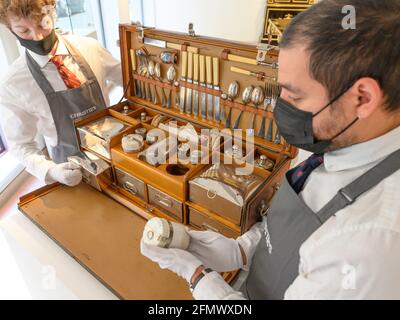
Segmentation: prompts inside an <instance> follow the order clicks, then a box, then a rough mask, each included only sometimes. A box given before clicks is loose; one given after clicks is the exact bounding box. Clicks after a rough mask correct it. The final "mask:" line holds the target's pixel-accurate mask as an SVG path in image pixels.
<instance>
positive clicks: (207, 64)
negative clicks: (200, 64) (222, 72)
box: [206, 56, 213, 85]
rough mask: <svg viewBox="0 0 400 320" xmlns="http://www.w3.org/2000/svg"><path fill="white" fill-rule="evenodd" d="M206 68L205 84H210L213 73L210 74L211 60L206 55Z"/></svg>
mask: <svg viewBox="0 0 400 320" xmlns="http://www.w3.org/2000/svg"><path fill="white" fill-rule="evenodd" d="M206 69H207V72H206V73H207V84H209V85H212V83H213V79H212V78H213V74H212V60H211V57H209V56H207V57H206Z"/></svg>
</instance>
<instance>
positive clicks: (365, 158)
mask: <svg viewBox="0 0 400 320" xmlns="http://www.w3.org/2000/svg"><path fill="white" fill-rule="evenodd" d="M399 149H400V127H397V128H396V129H394V130H392V131H390V132H388V133H386V134H384V135H383V136H380V137H378V138H375V139H373V140H370V141H367V142H363V143H360V144H356V145H354V146H351V147H347V148H344V149H340V150H336V151H332V152H328V153H326V154H325V157H324V166H325V168H326V170H327V171H328V172H337V171H343V170H349V169H355V168H358V167H361V166H364V165H367V164H371V163H373V162H376V161H378V160H382V159H384V158H386V157H387V156H389V155H390V154H392V153H393V152H395V151H397V150H399Z"/></svg>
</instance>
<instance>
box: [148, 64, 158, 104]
mask: <svg viewBox="0 0 400 320" xmlns="http://www.w3.org/2000/svg"><path fill="white" fill-rule="evenodd" d="M149 74H150V77H151V78H152V79H154V78H155V74H156V72H155V64H154V61H152V60H150V61H149ZM149 86H150V84H149ZM153 88H154V90H153V91H154V96H153V103H154V104H157V103H158V101H157V87H156V85H155V84H154V86H153Z"/></svg>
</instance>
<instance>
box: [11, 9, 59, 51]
mask: <svg viewBox="0 0 400 320" xmlns="http://www.w3.org/2000/svg"><path fill="white" fill-rule="evenodd" d="M43 10H44V11H43V18H42V20H41V21H40V22H39V23H38V22H36V21H32V20H31V19H29V18H25V17H22V18H19V17H10V18H9V20H10V29H11V32H12V33H13V34H14V35H15V36H16V38H17V39H18V41H19V42H20V44H21V45H22V46H23V47H25V48H27V49H28V50H30V51H32V52H34V53H36V54H38V55H43V56H45V55H48V54H49V53H50V52H51V51H52V49H53V48H54V47H55V45H56V43H57V40H58V38H57V35H56V33H55V30H54V18H55V16H54V14H52V11H51V10H50V11H49V9H48V8H47V7H44V8H43Z"/></svg>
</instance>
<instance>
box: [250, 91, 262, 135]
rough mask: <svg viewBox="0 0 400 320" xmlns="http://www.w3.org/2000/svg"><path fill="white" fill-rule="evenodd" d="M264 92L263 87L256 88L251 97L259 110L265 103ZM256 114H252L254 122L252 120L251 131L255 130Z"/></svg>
mask: <svg viewBox="0 0 400 320" xmlns="http://www.w3.org/2000/svg"><path fill="white" fill-rule="evenodd" d="M264 97H265V94H264V90H263V88H261V87H256V88H255V89H254V90H253V93H252V95H251V102H253V104H254V105H255V107H256V109H258V106H259V105H260V104H261V103H262V102H263V101H264ZM256 119H257V117H256V114H255V113H253V114H252V120H251V129H253V130H254V127H255V125H256Z"/></svg>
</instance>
